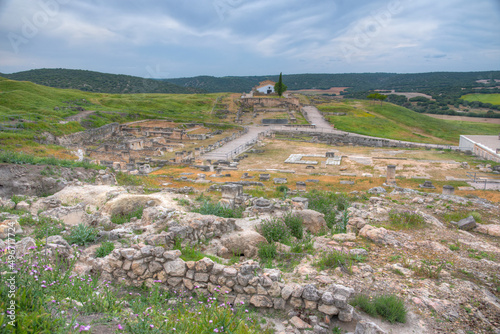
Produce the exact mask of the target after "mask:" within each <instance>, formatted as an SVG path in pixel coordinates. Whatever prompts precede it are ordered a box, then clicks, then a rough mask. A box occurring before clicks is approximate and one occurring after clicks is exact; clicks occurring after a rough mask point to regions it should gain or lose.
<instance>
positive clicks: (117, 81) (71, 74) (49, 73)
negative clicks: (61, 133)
mask: <svg viewBox="0 0 500 334" xmlns="http://www.w3.org/2000/svg"><path fill="white" fill-rule="evenodd" d="M0 75H1V76H3V77H5V78H8V79H11V80H18V81H31V82H34V83H36V84H39V85H44V86H49V87H55V88H65V89H78V90H81V91H85V92H96V93H112V94H134V93H163V94H193V93H202V91H201V90H199V89H196V88H192V87H180V86H178V85H175V84H172V83H169V82H165V81H159V80H154V79H145V78H140V77H134V76H130V75H121V74H120V75H118V74H109V73H100V72H94V71H86V70H70V69H63V68H58V69H37V70H30V71H24V72H17V73H12V74H0Z"/></svg>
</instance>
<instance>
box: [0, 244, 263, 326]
mask: <svg viewBox="0 0 500 334" xmlns="http://www.w3.org/2000/svg"><path fill="white" fill-rule="evenodd" d="M41 247H43V246H39V247H37V248H36V249H35V250H33V252H32V253H30V254H28V255H27V256H25V257H24V258H23V261H19V262H18V268H17V273H16V274H11V273H10V272H11V270H10V268H9V266H8V263H9V262H8V260H7V257H8V253H5V252H4V253H2V254H0V272H2V273H6V274H5V275H2V284H0V308H1V309H2V310H7V309H8V306H9V305H10V303H11V301H12V302H14V303H15V306H16V310H15V311H16V317H15V321H14V322H13V324H14V326H13V325H12V324H11V323H10V321H11V319H9V318H8V317H7V314H5V313H4V314H2V315H0V328H1V330H0V332H2V333H18V332H19V333H54V334H62V333H64V334H77V333H94V332H95V331H94V330H93V327H94V324H95V323H96V322H97V323H99V322H101V321H105V322H106V323H109V330H111V331H114V330H116V332H120V333H129V334H140V333H151V334H155V333H156V334H159V333H182V334H188V333H216V332H223V331H224V332H231V333H235V334H257V333H262V334H271V333H272V331H271V330H270V329H265V328H261V322H260V321H259V319H258V318H257V315H256V314H255V313H254V312H253V311H251V309H249V308H248V306H247V305H234V306H232V305H229V303H226V300H225V292H224V291H221V293H220V294H218V293H217V294H213V295H208V296H205V295H203V294H201V293H200V294H197V293H196V291H195V292H194V293H189V294H180V293H175V292H169V291H165V290H163V289H162V288H161V283H160V281H155V283H154V285H153V286H152V287H151V288H148V287H145V286H143V287H142V288H140V290H138V289H134V288H124V287H122V286H120V285H117V284H113V283H111V282H106V281H104V283H103V282H102V281H101V280H99V277H98V276H91V275H82V276H75V275H74V274H72V270H73V268H74V263H75V261H76V259H74V260H73V262H71V263H66V262H64V261H56V263H55V264H52V263H51V262H50V258H49V257H46V256H39V255H38V254H37V253H35V252H40V251H43V248H41ZM11 278H14V279H15V283H16V284H15V285H16V288H17V289H16V293H15V294H12V291H11V290H10V288H9V284H4V283H6V282H7V281H5V280H7V279H11ZM9 282H10V281H9ZM131 312H132V313H133V314H134V315H133V316H131V315H130V314H131ZM87 316H90V317H87ZM77 318H78V319H77ZM79 319H82V320H81V321H80V320H79ZM174 328H175V329H174ZM20 329H21V330H20ZM95 330H96V331H100V330H101V329H97V328H96V329H95Z"/></svg>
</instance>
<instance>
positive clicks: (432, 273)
mask: <svg viewBox="0 0 500 334" xmlns="http://www.w3.org/2000/svg"><path fill="white" fill-rule="evenodd" d="M445 265H446V262H444V261H431V260H421V261H420V265H418V266H414V267H412V268H411V269H413V270H414V271H415V275H417V276H421V277H425V278H433V279H438V278H439V274H440V273H441V271H442V270H443V269H444V266H445Z"/></svg>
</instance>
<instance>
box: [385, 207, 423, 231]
mask: <svg viewBox="0 0 500 334" xmlns="http://www.w3.org/2000/svg"><path fill="white" fill-rule="evenodd" d="M389 222H390V224H391V226H392V227H394V228H397V229H418V228H423V227H425V226H426V225H427V224H426V222H425V219H424V217H422V216H421V215H419V214H418V213H416V212H412V211H403V212H398V211H396V210H391V212H389Z"/></svg>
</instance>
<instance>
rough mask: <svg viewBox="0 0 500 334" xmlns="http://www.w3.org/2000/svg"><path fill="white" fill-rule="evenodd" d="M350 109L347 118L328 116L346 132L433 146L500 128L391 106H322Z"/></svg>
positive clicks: (350, 103)
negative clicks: (443, 118)
mask: <svg viewBox="0 0 500 334" xmlns="http://www.w3.org/2000/svg"><path fill="white" fill-rule="evenodd" d="M337 105H339V106H342V107H343V108H345V107H346V106H348V107H350V108H349V110H350V111H349V113H348V115H347V116H326V118H327V119H328V120H329V121H330V122H331V123H333V124H334V125H335V128H337V129H339V130H343V131H349V132H354V133H359V134H363V135H368V136H375V137H383V138H389V139H395V140H405V141H413V142H425V143H432V144H457V143H458V140H459V138H460V135H463V134H484V135H494V134H498V133H497V132H498V125H497V124H482V123H473V122H462V121H448V120H441V119H435V118H432V117H429V116H426V115H421V114H418V113H415V112H413V111H411V110H409V109H406V108H404V107H400V106H397V105H394V104H390V103H384V104H383V105H379V104H376V105H374V104H370V103H368V102H364V101H359V100H348V101H344V102H342V103H341V104H339V103H336V104H335V105H329V104H327V105H319V106H318V109H319V110H321V111H328V112H332V111H334V110H335V108H336V106H337Z"/></svg>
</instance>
